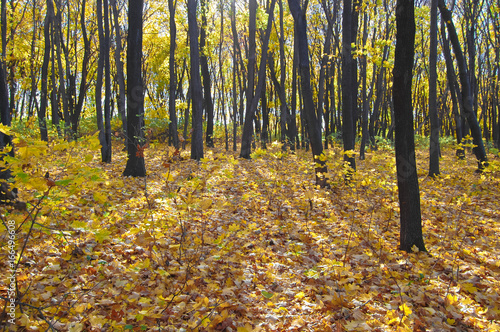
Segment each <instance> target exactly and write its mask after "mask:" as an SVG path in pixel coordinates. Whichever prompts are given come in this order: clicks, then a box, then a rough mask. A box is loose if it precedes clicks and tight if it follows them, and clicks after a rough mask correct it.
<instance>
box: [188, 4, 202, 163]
mask: <svg viewBox="0 0 500 332" xmlns="http://www.w3.org/2000/svg"><path fill="white" fill-rule="evenodd" d="M197 3H198V2H197V0H188V33H189V48H190V54H191V99H192V107H193V108H192V119H193V120H192V127H193V129H192V131H193V133H192V136H191V159H195V160H200V159H201V158H203V123H202V121H203V113H202V112H203V105H202V102H203V93H202V88H201V77H200V49H199V47H198V23H197V20H196V7H197Z"/></svg>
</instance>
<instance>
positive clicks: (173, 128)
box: [168, 0, 179, 149]
mask: <svg viewBox="0 0 500 332" xmlns="http://www.w3.org/2000/svg"><path fill="white" fill-rule="evenodd" d="M176 6H177V0H175V2H174V0H168V10H169V13H170V20H169V22H170V53H169V58H168V59H169V73H170V78H169V80H170V84H169V95H168V111H169V116H170V123H169V136H170V139H171V142H172V144H173V145H174V147H175V148H176V149H178V148H179V135H178V133H177V112H176V110H175V92H176V91H175V90H176V86H177V73H176V71H175V68H176V64H175V48H176V40H175V39H176V38H177V27H176V24H175V7H176Z"/></svg>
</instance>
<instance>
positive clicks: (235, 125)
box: [231, 0, 239, 151]
mask: <svg viewBox="0 0 500 332" xmlns="http://www.w3.org/2000/svg"><path fill="white" fill-rule="evenodd" d="M231 31H232V33H233V151H236V149H237V148H236V134H237V129H238V123H237V122H236V116H237V113H238V101H237V92H236V73H237V72H238V60H237V49H238V46H237V45H239V44H238V33H237V31H236V0H232V1H231Z"/></svg>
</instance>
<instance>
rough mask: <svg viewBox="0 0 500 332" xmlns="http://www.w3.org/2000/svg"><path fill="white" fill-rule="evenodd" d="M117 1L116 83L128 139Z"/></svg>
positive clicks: (113, 3) (112, 4)
mask: <svg viewBox="0 0 500 332" xmlns="http://www.w3.org/2000/svg"><path fill="white" fill-rule="evenodd" d="M116 1H117V0H111V3H110V4H111V7H112V10H113V22H114V26H115V37H116V40H115V65H116V81H117V83H118V95H117V97H116V98H117V101H118V102H117V106H118V114H120V118H121V120H122V130H123V135H124V137H127V114H126V111H125V95H126V93H125V75H124V73H123V63H122V57H121V53H122V36H121V29H120V23H119V12H118V6H117V4H116ZM125 146H127V140H125Z"/></svg>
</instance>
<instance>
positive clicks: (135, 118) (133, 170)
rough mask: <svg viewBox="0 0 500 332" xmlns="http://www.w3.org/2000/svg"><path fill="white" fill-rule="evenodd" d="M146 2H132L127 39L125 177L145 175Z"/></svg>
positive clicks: (130, 4) (134, 0) (133, 0)
mask: <svg viewBox="0 0 500 332" xmlns="http://www.w3.org/2000/svg"><path fill="white" fill-rule="evenodd" d="M142 11H143V0H129V10H128V38H127V135H128V136H127V138H126V139H127V155H128V159H127V165H126V167H125V170H124V171H123V175H124V176H134V177H143V176H146V165H145V163H144V149H145V142H144V130H143V127H144V90H143V83H142Z"/></svg>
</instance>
